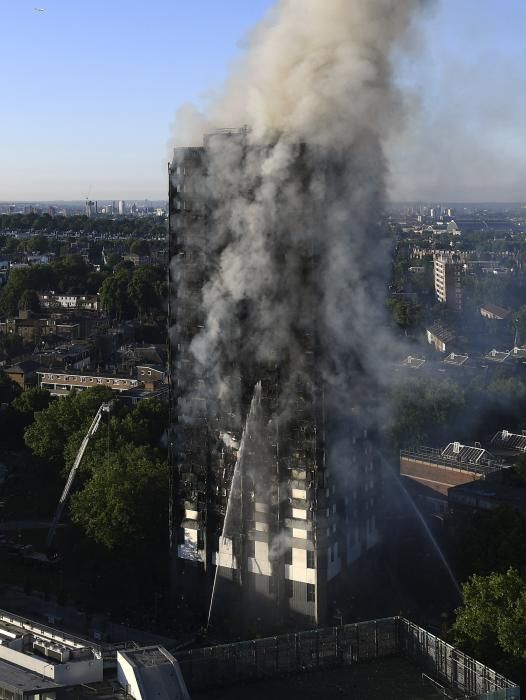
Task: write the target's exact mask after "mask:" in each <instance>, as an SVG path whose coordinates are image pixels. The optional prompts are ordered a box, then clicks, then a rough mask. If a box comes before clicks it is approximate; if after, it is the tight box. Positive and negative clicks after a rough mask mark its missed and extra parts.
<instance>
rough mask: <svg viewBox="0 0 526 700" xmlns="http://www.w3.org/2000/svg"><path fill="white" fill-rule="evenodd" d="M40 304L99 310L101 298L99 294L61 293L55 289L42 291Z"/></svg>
mask: <svg viewBox="0 0 526 700" xmlns="http://www.w3.org/2000/svg"><path fill="white" fill-rule="evenodd" d="M38 298H39V299H40V306H42V307H43V308H45V309H52V308H57V307H61V308H63V309H82V310H84V311H99V309H100V299H99V295H98V294H70V293H68V294H65V293H64V294H61V293H56V292H54V291H49V292H40V293H39V295H38Z"/></svg>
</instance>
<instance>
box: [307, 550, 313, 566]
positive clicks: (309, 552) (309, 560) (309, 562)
mask: <svg viewBox="0 0 526 700" xmlns="http://www.w3.org/2000/svg"><path fill="white" fill-rule="evenodd" d="M307 569H314V552H313V551H312V550H311V549H308V550H307Z"/></svg>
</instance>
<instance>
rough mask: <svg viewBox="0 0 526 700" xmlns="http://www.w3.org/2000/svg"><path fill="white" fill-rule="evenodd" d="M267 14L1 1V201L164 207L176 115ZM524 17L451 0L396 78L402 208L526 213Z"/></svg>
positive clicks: (397, 188)
mask: <svg viewBox="0 0 526 700" xmlns="http://www.w3.org/2000/svg"><path fill="white" fill-rule="evenodd" d="M273 4H274V3H273V2H272V0H255V1H254V2H251V3H250V4H249V5H248V4H247V3H242V2H241V1H240V0H230V2H229V8H228V9H229V11H228V12H224V10H223V8H220V7H217V6H215V4H214V3H213V2H211V1H210V0H202V1H201V2H200V3H196V4H194V5H192V6H180V7H175V6H174V5H173V4H172V3H170V2H168V0H158V1H157V2H155V3H154V4H153V7H152V6H150V7H151V10H150V11H149V12H148V13H145V12H144V8H143V6H142V4H141V3H139V2H137V1H132V2H126V3H125V2H123V1H121V0H116V2H114V3H112V4H111V6H107V5H106V4H104V5H103V3H102V2H101V0H94V2H93V3H91V4H90V6H89V8H88V7H87V6H76V7H74V6H72V5H71V4H68V3H66V2H65V0H52V1H51V2H49V3H47V4H46V9H47V11H46V12H45V13H37V12H34V10H33V7H32V5H30V4H29V3H25V2H21V3H17V4H16V5H14V4H12V3H9V2H7V0H0V15H1V16H2V24H3V26H4V30H5V36H4V41H3V43H2V48H1V49H0V53H1V55H2V58H3V63H4V65H5V66H8V70H7V71H6V73H5V75H4V76H3V77H4V81H3V85H4V90H3V94H4V102H5V106H4V109H3V119H4V129H3V130H2V136H1V137H0V152H1V154H2V158H1V160H0V199H1V200H3V201H8V200H11V201H13V200H15V201H35V202H37V201H50V200H56V199H62V200H77V201H78V200H83V199H85V197H86V196H87V195H88V193H89V196H90V198H91V199H99V200H102V199H110V200H111V199H119V198H126V199H132V200H133V199H144V198H145V197H147V198H148V199H165V198H166V192H165V180H166V166H167V163H168V161H169V160H170V153H171V149H172V146H173V145H175V144H174V143H173V142H172V136H171V130H170V125H171V124H172V123H173V122H174V119H175V113H176V111H177V109H178V108H179V107H180V106H182V105H183V104H185V103H187V102H189V101H191V102H194V103H196V104H197V105H198V106H200V105H205V104H206V103H207V102H208V97H209V96H210V94H211V91H214V90H216V89H218V88H219V87H220V86H221V83H222V81H223V79H224V77H225V75H226V73H227V70H228V66H229V65H230V63H231V61H232V60H234V59H235V58H236V57H237V56H239V55H240V53H241V51H242V49H241V48H240V47H241V46H242V45H243V43H244V42H245V41H246V39H245V37H246V34H247V32H248V31H249V29H250V28H251V27H252V26H253V25H254V23H256V22H257V21H259V20H260V19H261V18H262V17H263V16H264V15H265V13H266V12H267V11H268V10H269V8H271V7H272V6H273ZM524 19H526V8H525V7H524V6H523V5H522V4H521V3H519V2H518V0H509V2H507V3H506V12H501V13H495V11H494V7H492V4H491V3H489V2H487V1H486V2H482V3H480V2H478V3H475V1H474V0H464V2H462V3H461V4H460V5H458V4H455V6H453V5H452V4H451V3H447V2H445V0H443V1H442V2H438V3H436V4H435V5H434V7H432V9H430V11H429V13H428V14H427V16H426V18H425V20H424V21H423V23H422V24H420V25H418V26H415V27H414V28H413V30H412V32H411V37H410V41H409V42H408V43H410V45H411V47H410V51H408V52H405V53H404V55H403V56H401V57H400V61H399V63H398V64H397V66H396V75H397V78H398V82H399V83H400V84H401V85H403V86H404V89H405V90H406V117H405V120H404V121H405V125H404V128H403V130H402V131H401V133H400V134H399V135H398V137H397V138H396V141H395V142H393V143H391V144H389V145H388V149H387V152H388V156H389V160H390V171H391V178H390V185H391V195H392V198H393V199H394V200H396V201H401V200H402V201H409V200H411V201H421V200H431V201H441V200H443V201H449V202H458V201H467V202H482V201H505V202H513V201H522V200H523V198H524V197H523V190H522V181H523V180H524V176H525V174H526V172H525V170H526V166H524V162H526V159H525V158H524V155H525V153H524V148H525V147H524V145H523V143H522V141H521V138H520V137H521V129H522V123H523V121H524V118H525V116H526V102H525V100H524V98H523V97H522V94H521V93H520V92H519V91H518V90H517V89H515V88H516V86H517V85H518V84H519V82H520V78H521V70H522V68H521V66H522V65H524V58H525V55H524V54H525V48H524V46H523V42H522V37H521V31H520V28H521V27H522V26H523V22H524ZM86 26H88V27H89V29H90V31H86ZM178 27H183V28H184V27H187V28H188V31H178ZM190 30H192V31H190ZM194 30H195V31H194ZM21 88H25V89H21ZM220 126H223V125H220ZM232 126H237V125H232ZM118 192H121V193H122V194H120V195H117V194H116V193H118Z"/></svg>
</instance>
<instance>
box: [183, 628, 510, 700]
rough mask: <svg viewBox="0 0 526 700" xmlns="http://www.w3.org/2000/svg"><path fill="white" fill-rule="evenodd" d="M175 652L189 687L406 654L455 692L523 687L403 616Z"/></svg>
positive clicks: (506, 695)
mask: <svg viewBox="0 0 526 700" xmlns="http://www.w3.org/2000/svg"><path fill="white" fill-rule="evenodd" d="M175 656H176V658H177V660H178V662H179V664H180V666H181V670H182V673H183V676H184V679H185V682H186V684H187V686H188V688H189V689H190V691H198V690H207V689H210V688H215V687H221V686H223V687H224V686H230V685H234V684H236V683H241V682H247V681H257V680H264V679H267V678H271V677H273V676H276V675H279V674H291V673H294V674H297V673H304V672H307V671H316V670H318V671H319V670H322V669H326V668H335V667H350V666H353V665H355V664H358V663H361V662H364V661H368V660H374V659H376V660H378V659H382V658H387V657H391V656H402V657H405V658H407V659H409V660H410V661H412V662H413V663H415V664H416V665H417V666H418V668H419V669H420V671H421V672H422V675H423V676H424V675H425V676H426V678H428V679H429V680H430V682H434V683H436V685H437V687H441V688H443V689H444V690H445V691H446V692H447V691H451V693H452V695H451V696H452V697H463V698H469V699H470V700H476V699H480V700H507V699H510V700H519V698H520V688H519V687H518V686H517V685H515V684H514V683H513V682H512V681H509V680H508V679H506V678H504V677H503V676H501V675H499V674H498V673H496V672H495V671H493V670H492V669H490V668H488V666H485V665H484V664H482V663H480V662H479V661H476V660H475V659H472V658H471V657H469V656H467V655H466V654H464V653H462V652H461V651H459V650H458V649H455V647H453V646H451V644H448V643H447V642H445V641H444V640H442V639H440V638H439V637H436V636H435V635H433V634H431V633H430V632H427V631H426V630H424V629H423V628H421V627H418V626H417V625H415V624H413V623H412V622H410V621H409V620H406V619H405V618H402V617H390V618H384V619H381V620H372V621H369V622H360V623H357V624H352V625H342V626H339V627H328V628H322V629H315V630H308V631H305V632H298V633H295V634H283V635H279V636H276V637H268V638H265V639H254V640H251V641H247V642H237V643H234V644H225V645H221V646H214V647H208V648H204V649H193V650H190V651H184V652H181V653H178V654H176V655H175ZM459 694H460V695H459ZM446 696H447V695H446Z"/></svg>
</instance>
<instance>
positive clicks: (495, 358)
mask: <svg viewBox="0 0 526 700" xmlns="http://www.w3.org/2000/svg"><path fill="white" fill-rule="evenodd" d="M510 354H511V353H509V352H501V351H500V350H495V349H493V350H490V351H489V352H488V354H487V355H486V356H485V357H486V360H491V361H492V362H504V361H505V360H507V359H508V357H509V356H510Z"/></svg>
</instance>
